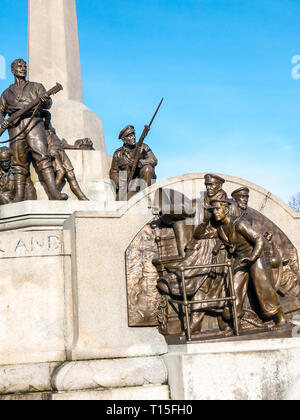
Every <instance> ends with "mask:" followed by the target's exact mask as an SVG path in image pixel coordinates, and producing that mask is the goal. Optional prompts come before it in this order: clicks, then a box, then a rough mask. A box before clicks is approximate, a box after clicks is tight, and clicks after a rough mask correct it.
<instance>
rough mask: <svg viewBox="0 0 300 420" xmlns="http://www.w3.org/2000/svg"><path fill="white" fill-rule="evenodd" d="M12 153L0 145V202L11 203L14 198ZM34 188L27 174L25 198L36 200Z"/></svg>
mask: <svg viewBox="0 0 300 420" xmlns="http://www.w3.org/2000/svg"><path fill="white" fill-rule="evenodd" d="M11 158H12V153H11V150H10V149H9V148H8V147H0V204H9V203H13V201H14V198H15V182H14V173H13V169H12V166H11ZM36 199H37V193H36V189H35V187H34V185H33V182H32V181H31V178H30V174H28V176H27V178H26V183H25V200H36Z"/></svg>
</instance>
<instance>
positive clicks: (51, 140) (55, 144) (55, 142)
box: [41, 110, 91, 201]
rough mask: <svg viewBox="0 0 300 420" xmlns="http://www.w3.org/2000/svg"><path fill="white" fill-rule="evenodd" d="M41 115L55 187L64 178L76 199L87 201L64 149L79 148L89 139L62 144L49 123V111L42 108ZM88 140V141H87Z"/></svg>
mask: <svg viewBox="0 0 300 420" xmlns="http://www.w3.org/2000/svg"><path fill="white" fill-rule="evenodd" d="M41 116H42V118H43V121H44V124H45V129H46V134H47V140H48V150H49V153H50V155H51V156H52V157H53V159H54V162H53V167H54V172H55V175H56V179H55V183H56V187H57V188H58V189H59V188H60V187H61V185H62V182H63V180H64V178H66V179H67V181H68V183H69V185H70V188H71V191H72V192H73V193H74V194H75V195H76V197H77V198H78V200H81V201H88V200H89V199H88V198H87V197H86V196H85V195H84V193H83V192H82V190H81V188H80V186H79V184H78V181H77V179H76V176H75V172H74V168H73V165H72V163H71V161H70V159H69V157H68V155H67V154H66V152H65V148H66V149H72V150H79V149H80V147H81V146H82V147H83V148H84V147H88V144H90V142H91V140H90V139H81V140H80V142H78V143H77V144H78V146H77V147H75V145H74V146H70V145H68V144H64V143H63V142H62V141H61V140H60V138H59V137H58V136H57V135H56V130H55V128H54V127H53V126H52V124H51V114H50V112H49V111H46V110H43V111H42V112H41ZM88 140H89V141H88Z"/></svg>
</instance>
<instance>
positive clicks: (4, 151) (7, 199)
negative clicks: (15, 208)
mask: <svg viewBox="0 0 300 420" xmlns="http://www.w3.org/2000/svg"><path fill="white" fill-rule="evenodd" d="M11 156H12V155H11V151H10V149H9V148H8V147H1V148H0V204H9V203H12V202H13V200H14V192H15V183H14V174H13V171H12V167H11Z"/></svg>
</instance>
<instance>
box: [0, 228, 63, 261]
mask: <svg viewBox="0 0 300 420" xmlns="http://www.w3.org/2000/svg"><path fill="white" fill-rule="evenodd" d="M7 237H8V235H7V234H6V237H5V241H4V240H1V236H0V258H14V257H27V256H28V257H33V256H43V255H45V256H47V255H60V254H61V253H62V235H61V232H57V233H56V232H54V233H52V232H51V233H50V232H34V233H33V232H22V234H20V233H17V232H16V233H11V234H10V235H9V240H7Z"/></svg>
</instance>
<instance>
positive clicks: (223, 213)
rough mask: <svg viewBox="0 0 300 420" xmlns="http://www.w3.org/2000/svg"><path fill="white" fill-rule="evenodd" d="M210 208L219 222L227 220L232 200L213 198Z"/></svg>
mask: <svg viewBox="0 0 300 420" xmlns="http://www.w3.org/2000/svg"><path fill="white" fill-rule="evenodd" d="M210 204H211V206H210V210H211V211H212V213H213V216H214V218H215V220H216V221H217V222H222V221H223V220H225V218H226V217H227V215H228V213H229V206H230V205H231V202H230V201H229V200H226V199H225V200H216V199H215V200H211V202H210Z"/></svg>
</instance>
